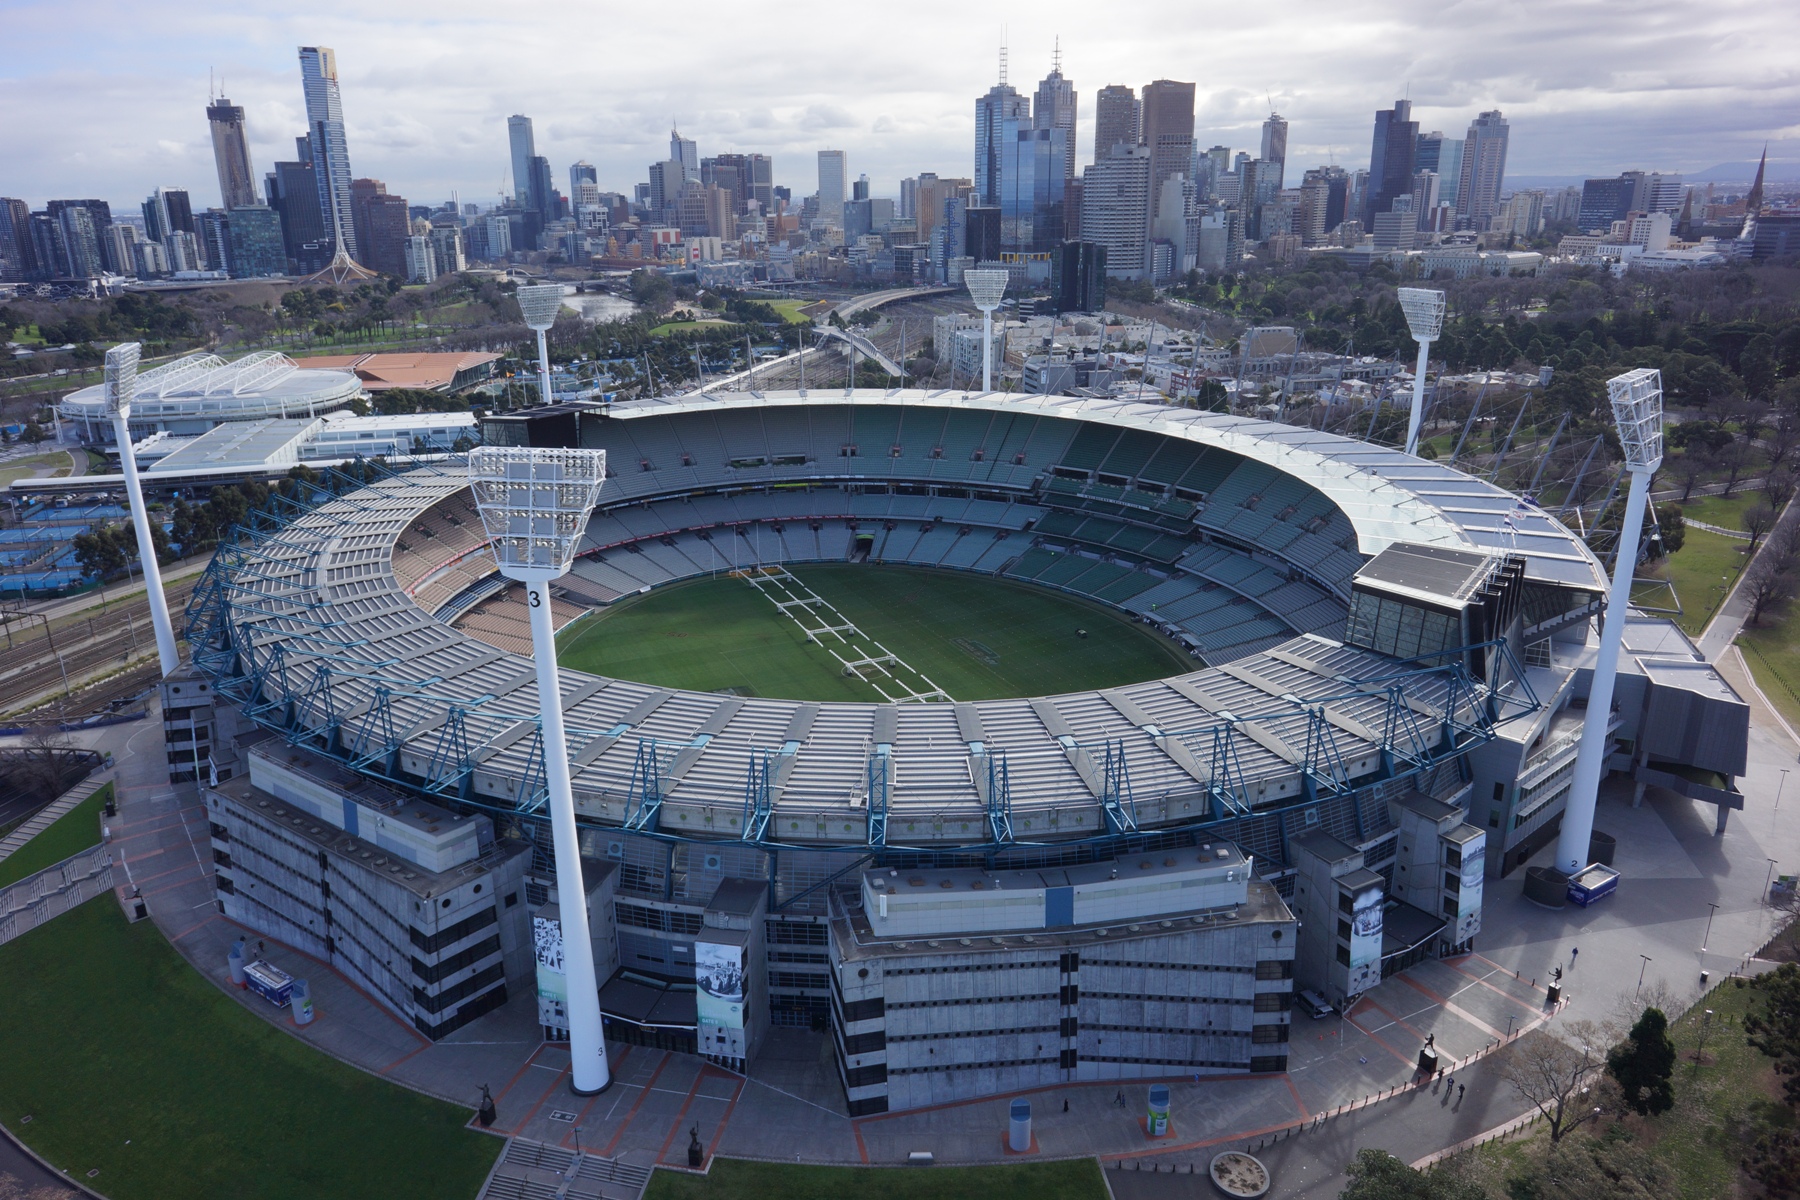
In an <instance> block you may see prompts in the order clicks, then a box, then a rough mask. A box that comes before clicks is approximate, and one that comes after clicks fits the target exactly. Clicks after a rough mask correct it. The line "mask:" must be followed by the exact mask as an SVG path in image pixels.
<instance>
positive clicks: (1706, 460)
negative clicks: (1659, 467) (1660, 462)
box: [1669, 446, 1713, 504]
mask: <svg viewBox="0 0 1800 1200" xmlns="http://www.w3.org/2000/svg"><path fill="white" fill-rule="evenodd" d="M1712 469H1713V460H1712V456H1711V455H1710V454H1709V453H1708V452H1707V451H1705V450H1702V449H1701V448H1700V447H1699V446H1690V447H1689V448H1688V449H1686V450H1684V451H1682V452H1681V453H1680V454H1678V455H1676V456H1675V458H1674V459H1673V460H1672V461H1671V462H1670V464H1669V473H1670V474H1672V475H1674V476H1675V478H1676V479H1677V480H1679V481H1680V483H1681V502H1682V503H1683V504H1686V503H1687V502H1688V498H1689V497H1691V496H1692V495H1693V494H1694V485H1695V484H1697V483H1699V482H1700V480H1701V478H1702V477H1703V476H1705V475H1706V474H1707V473H1708V472H1710V471H1711V470H1712Z"/></svg>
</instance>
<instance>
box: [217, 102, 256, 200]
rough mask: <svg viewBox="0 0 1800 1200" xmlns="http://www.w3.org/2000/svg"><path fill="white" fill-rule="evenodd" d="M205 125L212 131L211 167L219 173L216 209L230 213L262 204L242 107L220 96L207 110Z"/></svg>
mask: <svg viewBox="0 0 1800 1200" xmlns="http://www.w3.org/2000/svg"><path fill="white" fill-rule="evenodd" d="M206 123H207V126H208V127H209V128H210V129H211V130H212V144H213V165H214V166H215V167H217V168H218V171H219V206H220V207H221V208H224V209H228V210H229V209H233V208H244V207H247V206H249V205H252V204H261V203H262V198H261V197H260V196H258V195H257V194H256V172H255V170H253V169H252V168H251V166H250V137H249V134H248V133H246V132H245V129H244V110H243V107H242V106H241V105H237V104H233V103H232V102H231V101H229V100H227V99H225V97H223V96H221V97H219V98H218V99H217V100H214V101H213V102H212V103H211V104H209V105H207V106H206Z"/></svg>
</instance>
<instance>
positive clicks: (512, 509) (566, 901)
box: [469, 289, 612, 1096]
mask: <svg viewBox="0 0 1800 1200" xmlns="http://www.w3.org/2000/svg"><path fill="white" fill-rule="evenodd" d="M520 290H521V291H524V290H526V289H520ZM531 290H535V291H541V290H542V289H531ZM560 290H561V289H558V291H559V292H560ZM539 336H542V335H541V333H540V335H539ZM605 478H606V452H605V451H604V450H556V449H540V448H536V447H529V446H479V447H477V448H476V449H474V450H472V451H471V452H470V453H469V483H470V486H471V488H472V489H473V491H474V493H475V505H476V507H477V508H478V509H479V510H480V511H481V524H482V526H483V527H484V528H485V529H486V530H487V535H488V537H489V539H490V540H491V543H492V547H493V552H494V561H495V562H497V563H498V564H499V566H500V573H501V574H502V575H505V576H506V577H507V578H508V579H516V580H518V581H520V582H521V583H523V584H524V585H525V605H526V611H527V613H528V614H529V615H530V617H531V649H532V657H533V658H534V659H535V660H536V663H537V685H538V706H539V710H538V720H539V725H540V729H541V730H542V733H543V744H544V776H545V782H546V783H547V784H548V785H549V808H550V828H551V835H552V840H553V844H554V849H555V856H556V890H557V899H558V903H559V905H560V907H561V909H562V931H563V966H564V968H565V974H566V976H567V978H568V986H569V999H568V1006H569V1008H568V1011H569V1058H570V1071H571V1077H570V1081H569V1084H570V1087H571V1088H572V1089H573V1090H574V1091H575V1092H577V1093H579V1094H580V1095H584V1096H591V1095H593V1094H594V1093H596V1092H599V1091H602V1090H603V1089H605V1088H606V1087H607V1085H608V1084H610V1083H611V1082H612V1072H611V1071H610V1070H609V1069H608V1067H607V1063H606V1039H605V1037H604V1036H603V1034H602V1029H601V1024H600V984H599V981H598V980H597V979H596V978H595V976H594V943H593V941H592V936H591V935H590V933H589V932H588V920H587V889H586V888H585V887H584V886H583V884H582V879H581V848H580V845H579V843H578V842H577V841H576V831H575V796H574V793H573V792H572V791H571V790H570V786H569V747H568V740H567V738H566V737H565V735H564V733H563V714H562V689H561V687H560V685H559V682H558V679H557V671H556V629H555V627H554V626H553V625H552V624H551V622H550V581H551V580H552V579H556V578H559V577H560V576H562V575H563V574H564V573H566V572H567V571H568V569H569V561H570V560H571V559H572V558H574V556H575V545H576V543H577V542H579V541H580V540H581V535H582V533H583V531H585V530H586V529H587V522H588V514H589V513H591V512H592V511H593V509H594V502H595V500H597V499H598V498H599V495H600V485H601V483H602V482H603V481H604V480H605Z"/></svg>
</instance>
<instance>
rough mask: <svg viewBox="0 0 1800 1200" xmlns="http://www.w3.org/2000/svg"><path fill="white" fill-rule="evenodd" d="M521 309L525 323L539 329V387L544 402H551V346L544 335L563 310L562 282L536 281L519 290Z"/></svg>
mask: <svg viewBox="0 0 1800 1200" xmlns="http://www.w3.org/2000/svg"><path fill="white" fill-rule="evenodd" d="M517 294H518V297H519V311H520V312H522V313H524V314H525V324H526V325H528V326H530V327H531V328H532V329H535V330H537V339H538V387H539V388H540V389H541V390H542V392H543V395H544V403H545V404H548V403H550V347H549V344H548V343H547V342H546V340H545V338H544V335H545V334H546V333H548V332H549V331H550V327H551V326H552V325H554V324H556V314H557V313H558V312H560V311H561V310H562V302H563V290H562V284H560V283H534V284H532V285H531V286H530V287H522V288H520V289H519V290H518V293H517Z"/></svg>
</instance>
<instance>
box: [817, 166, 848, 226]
mask: <svg viewBox="0 0 1800 1200" xmlns="http://www.w3.org/2000/svg"><path fill="white" fill-rule="evenodd" d="M847 170H848V166H847V164H846V163H845V162H844V152H843V151H842V150H821V151H819V217H820V219H822V220H823V221H824V222H825V223H826V224H828V225H831V226H833V227H835V228H837V229H842V228H843V227H844V199H845V195H844V192H845V188H844V180H845V172H846V171H847Z"/></svg>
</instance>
